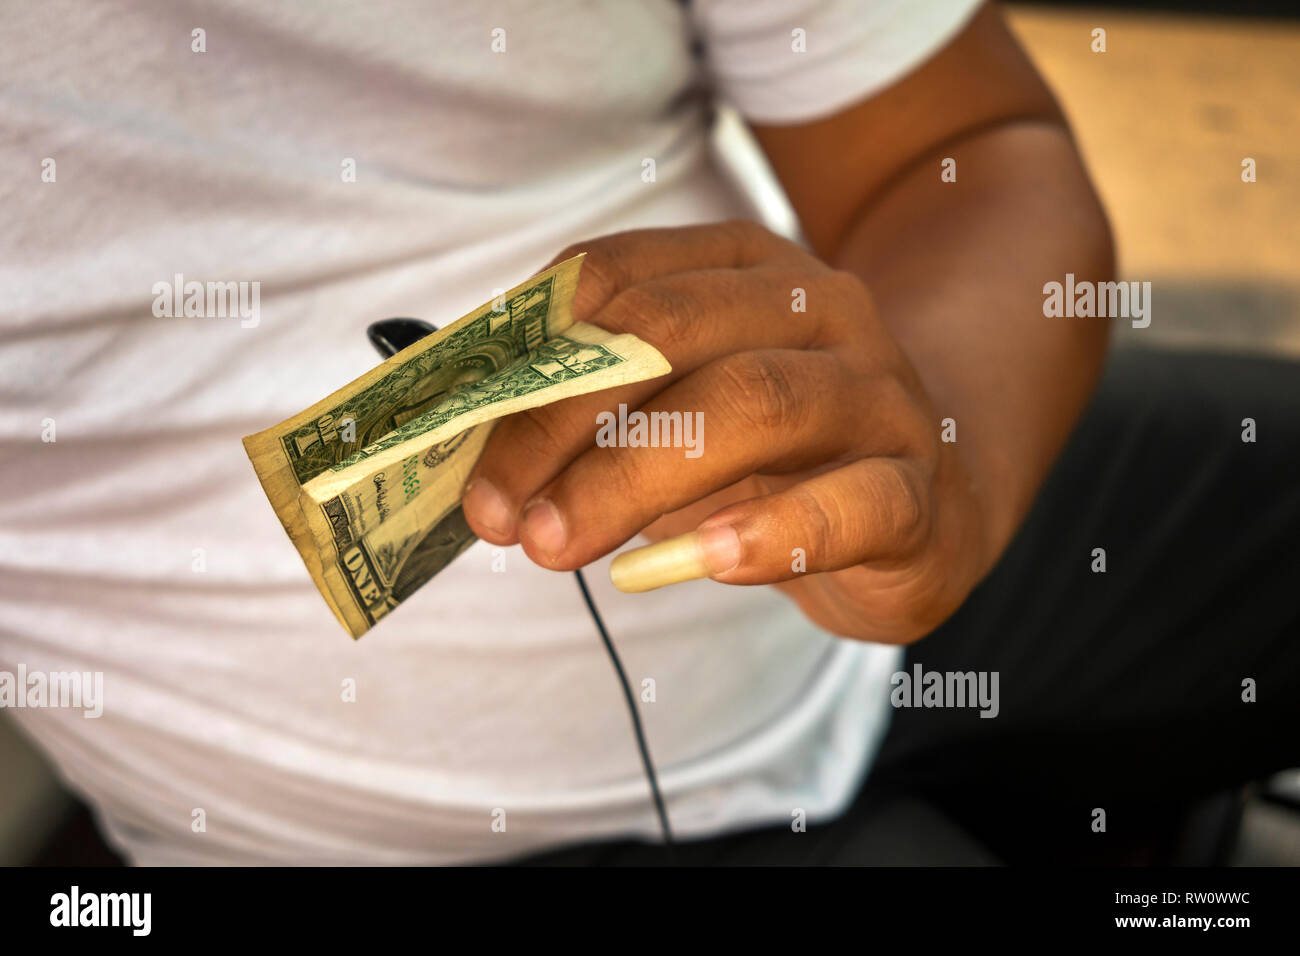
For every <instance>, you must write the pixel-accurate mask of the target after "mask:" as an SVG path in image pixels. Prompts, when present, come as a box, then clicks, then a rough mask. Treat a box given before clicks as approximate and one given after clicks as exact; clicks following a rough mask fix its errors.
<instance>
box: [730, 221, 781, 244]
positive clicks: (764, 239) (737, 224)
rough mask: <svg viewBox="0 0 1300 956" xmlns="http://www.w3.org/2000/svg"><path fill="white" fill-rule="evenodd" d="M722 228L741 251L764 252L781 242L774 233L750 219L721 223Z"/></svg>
mask: <svg viewBox="0 0 1300 956" xmlns="http://www.w3.org/2000/svg"><path fill="white" fill-rule="evenodd" d="M722 228H723V229H724V230H725V231H726V232H728V233H729V234H730V235H731V237H732V239H733V241H735V243H736V245H737V246H738V247H739V248H740V249H742V250H751V251H755V252H766V251H768V250H770V249H772V248H773V247H774V246H775V245H776V243H777V242H779V241H781V240H780V237H779V236H777V235H776V234H775V233H774V232H772V231H771V230H770V229H768V228H767V227H766V226H763V225H761V224H759V223H757V222H755V221H754V220H752V219H731V220H728V221H727V222H724V223H722Z"/></svg>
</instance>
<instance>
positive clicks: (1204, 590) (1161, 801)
mask: <svg viewBox="0 0 1300 956" xmlns="http://www.w3.org/2000/svg"><path fill="white" fill-rule="evenodd" d="M1247 418H1249V419H1253V420H1254V421H1255V423H1256V440H1255V441H1254V442H1253V443H1252V442H1244V441H1243V440H1242V432H1243V427H1244V426H1243V425H1242V420H1243V419H1247ZM1298 546H1300V364H1294V363H1290V362H1285V361H1280V360H1276V359H1268V358H1244V357H1231V356H1222V355H1207V354H1199V353H1176V352H1157V351H1138V350H1133V351H1118V352H1116V353H1114V354H1112V356H1111V358H1110V361H1109V363H1108V366H1107V369H1106V372H1105V375H1104V378H1103V381H1102V383H1101V385H1100V387H1099V389H1098V392H1097V395H1096V397H1095V399H1094V400H1093V402H1092V404H1091V406H1090V407H1089V409H1088V411H1087V412H1086V413H1085V415H1084V417H1083V419H1082V420H1081V421H1080V423H1079V426H1078V428H1077V429H1076V430H1075V433H1074V435H1073V436H1072V438H1071V439H1070V442H1069V445H1068V447H1067V448H1066V450H1065V452H1064V453H1063V454H1062V456H1061V458H1060V460H1059V461H1058V462H1057V464H1056V467H1055V468H1054V470H1053V472H1052V474H1051V475H1050V476H1049V478H1048V480H1047V482H1046V483H1045V485H1044V487H1043V489H1042V491H1041V493H1040V495H1039V498H1038V501H1037V502H1036V503H1035V505H1034V508H1033V510H1032V512H1031V514H1030V516H1029V518H1028V520H1027V521H1026V523H1025V524H1024V526H1023V527H1022V528H1021V530H1020V532H1019V534H1018V535H1017V537H1016V539H1015V540H1014V542H1013V543H1012V545H1011V546H1010V548H1009V549H1008V550H1007V552H1006V554H1005V555H1004V556H1003V558H1002V560H1001V562H1000V563H999V564H998V566H997V567H996V568H995V569H994V571H993V573H992V574H991V575H990V576H989V577H988V578H987V579H986V580H985V581H984V583H983V584H982V585H981V586H980V587H979V588H978V589H977V590H976V591H975V592H974V593H973V594H972V595H971V596H970V598H969V599H968V600H967V601H966V603H965V604H964V605H963V606H962V608H961V609H960V610H959V611H958V612H957V614H956V615H955V616H954V617H953V618H952V619H951V620H950V621H948V622H947V623H946V624H945V625H944V626H943V627H941V628H940V629H939V630H937V631H936V632H934V633H933V634H932V635H930V636H929V637H927V638H926V639H924V640H923V641H920V642H919V643H917V644H914V645H912V646H911V647H909V648H908V653H907V668H908V669H909V671H910V670H911V669H912V667H913V665H914V664H917V663H919V664H921V665H922V667H923V668H924V670H925V671H940V672H946V671H962V672H965V671H997V672H998V674H999V697H1000V701H999V705H1000V710H999V713H998V716H997V717H996V718H993V719H981V718H980V717H979V715H978V711H977V710H975V709H955V708H935V709H924V708H920V709H899V710H896V711H895V714H894V719H893V725H892V727H891V728H890V731H889V734H888V736H887V738H886V740H885V744H884V747H883V750H882V752H881V754H880V756H879V758H878V760H877V761H876V764H875V766H874V768H873V769H872V772H871V775H870V777H869V779H868V780H867V782H866V785H865V786H864V787H863V790H862V792H861V794H860V795H859V797H858V798H857V800H856V801H855V803H854V804H853V806H852V807H851V808H850V809H849V810H848V811H847V812H846V813H845V814H844V815H843V816H842V817H840V818H839V819H838V820H837V821H835V822H834V823H831V824H828V825H825V826H819V827H810V828H809V831H808V832H807V833H794V832H792V831H791V828H790V827H789V826H782V827H777V828H773V829H770V830H756V831H751V832H747V833H742V834H733V835H729V836H723V837H718V838H715V839H710V840H705V841H698V842H691V843H684V844H679V846H678V847H677V850H676V854H675V855H676V859H677V861H678V862H682V863H704V864H707V863H735V864H748V863H788V864H804V863H840V864H853V863H909V862H913V863H964V862H970V863H978V862H986V861H992V860H994V859H1000V860H1004V861H1012V862H1038V863H1052V862H1080V861H1088V862H1096V861H1107V860H1109V861H1112V862H1114V861H1122V860H1123V859H1125V858H1126V857H1124V853H1131V851H1130V850H1118V849H1117V851H1116V853H1117V854H1118V856H1116V854H1112V855H1110V856H1109V857H1108V856H1107V853H1106V850H1105V848H1106V847H1113V848H1120V847H1131V846H1133V845H1134V841H1138V842H1140V841H1141V838H1142V837H1143V836H1144V835H1145V834H1149V833H1150V832H1152V828H1157V827H1159V826H1160V825H1161V824H1162V822H1164V821H1168V820H1169V819H1170V818H1172V817H1176V816H1178V815H1179V814H1180V813H1181V812H1182V811H1183V810H1184V809H1185V808H1186V807H1188V806H1189V805H1191V804H1193V803H1195V802H1196V801H1198V800H1200V799H1202V798H1204V797H1206V796H1209V795H1211V794H1214V793H1221V792H1224V791H1230V790H1233V789H1234V788H1239V787H1240V786H1241V785H1243V784H1245V783H1247V782H1248V781H1251V780H1253V779H1256V778H1259V777H1261V776H1265V775H1267V774H1269V773H1271V772H1273V771H1276V770H1280V769H1284V768H1286V767H1290V766H1300V554H1298V552H1297V547H1298ZM1096 548H1103V549H1105V567H1106V570H1105V572H1104V573H1097V572H1095V571H1094V570H1093V566H1094V563H1095V558H1094V555H1093V551H1094V549H1096ZM615 639H617V636H615ZM1247 681H1253V682H1254V698H1255V699H1254V701H1253V702H1249V701H1247V700H1243V696H1244V695H1248V690H1247V687H1246V686H1245V685H1244V682H1247ZM650 745H651V748H652V750H653V746H654V741H653V740H652V741H650ZM1097 809H1101V810H1104V811H1105V814H1106V830H1105V832H1097V831H1096V830H1095V829H1094V820H1096V819H1097V816H1096V814H1095V811H1096V810H1097ZM972 837H973V839H972ZM664 858H665V856H664V851H663V849H662V848H661V847H654V846H648V845H645V844H640V843H636V842H631V841H626V842H618V843H609V844H601V845H591V846H582V847H575V848H570V849H566V850H561V851H558V852H556V853H549V854H545V855H543V856H541V857H538V858H535V859H534V860H533V861H530V862H546V863H559V864H564V863H570V864H573V863H577V864H582V863H595V864H602V863H633V864H637V863H647V864H653V863H658V862H661V861H663V859H664ZM1127 858H1128V859H1133V860H1134V861H1140V860H1141V857H1137V858H1134V857H1132V856H1129V857H1127Z"/></svg>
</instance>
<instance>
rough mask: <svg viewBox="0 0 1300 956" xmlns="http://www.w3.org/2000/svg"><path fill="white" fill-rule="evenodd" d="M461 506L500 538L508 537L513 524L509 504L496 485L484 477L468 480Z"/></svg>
mask: <svg viewBox="0 0 1300 956" xmlns="http://www.w3.org/2000/svg"><path fill="white" fill-rule="evenodd" d="M461 507H462V508H464V509H466V510H467V511H469V512H470V513H471V514H473V515H474V520H475V521H477V522H478V523H479V524H481V525H482V526H483V527H484V528H486V529H487V530H488V531H491V532H492V533H493V534H495V535H497V536H499V537H502V538H508V537H510V532H511V528H512V526H513V524H514V520H513V517H512V516H511V514H510V506H509V505H507V504H506V499H505V498H504V497H502V495H501V492H499V491H497V489H496V485H494V484H492V482H490V481H488V480H487V479H486V478H475V479H474V480H473V481H472V482H470V485H469V487H468V488H466V489H465V495H464V497H462V498H461Z"/></svg>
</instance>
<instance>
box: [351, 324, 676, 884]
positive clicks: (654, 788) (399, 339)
mask: <svg viewBox="0 0 1300 956" xmlns="http://www.w3.org/2000/svg"><path fill="white" fill-rule="evenodd" d="M436 331H437V326H435V325H433V324H432V323H429V322H425V321H424V320H423V319H406V318H399V319H381V320H380V321H378V322H374V323H372V324H371V325H370V328H368V329H367V330H366V335H367V336H368V337H369V339H370V342H371V344H372V345H374V347H375V348H376V349H377V350H378V352H379V354H380V355H382V356H384V358H390V357H391V356H393V355H396V354H397V353H398V352H400V351H401V350H402V349H404V348H406V347H408V346H410V345H414V344H415V343H416V342H418V341H420V339H422V338H424V337H425V336H426V335H429V334H430V333H432V332H436ZM573 573H574V576H575V577H577V579H578V587H579V588H580V589H581V590H582V599H583V600H584V601H586V602H587V610H588V611H590V612H591V619H592V620H593V621H595V622H596V630H597V631H599V632H600V639H601V640H602V641H604V642H605V650H607V651H608V652H609V659H610V661H611V663H613V665H614V672H615V673H616V674H618V682H619V683H620V684H622V685H623V698H624V699H625V700H626V701H627V711H628V713H629V714H631V715H632V729H633V730H634V731H635V732H636V745H637V748H638V749H639V750H640V751H641V763H642V764H643V765H644V766H645V776H646V780H648V781H649V783H650V796H651V797H652V798H653V799H654V804H655V812H656V813H657V814H659V829H660V830H661V831H662V832H663V836H664V846H665V848H666V849H667V850H668V862H670V863H674V864H675V863H676V862H677V860H676V858H675V857H674V855H673V830H672V827H670V826H669V825H668V811H667V809H665V807H664V795H663V793H662V792H661V791H660V790H659V778H658V777H657V776H655V765H654V761H653V760H651V759H650V748H649V747H648V746H646V742H645V730H644V729H643V728H642V726H641V712H640V711H639V710H637V706H636V698H635V697H634V696H633V695H632V687H631V685H630V684H628V682H627V674H626V673H624V671H623V662H622V661H621V660H619V658H618V651H616V650H614V642H613V641H611V640H610V639H609V632H608V631H607V630H605V622H604V621H602V620H601V619H600V611H598V610H596V602H595V601H593V600H592V598H591V592H590V591H588V590H587V579H586V578H584V577H583V576H582V571H581V570H578V571H574V572H573Z"/></svg>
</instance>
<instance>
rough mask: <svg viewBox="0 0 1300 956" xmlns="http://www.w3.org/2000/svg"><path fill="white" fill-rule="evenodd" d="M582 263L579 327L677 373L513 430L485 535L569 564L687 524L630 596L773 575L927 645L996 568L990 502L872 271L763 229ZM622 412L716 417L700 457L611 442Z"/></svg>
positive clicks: (479, 498)
mask: <svg viewBox="0 0 1300 956" xmlns="http://www.w3.org/2000/svg"><path fill="white" fill-rule="evenodd" d="M579 252H586V253H587V259H586V261H585V263H584V265H583V269H582V275H581V279H580V282H579V286H578V291H577V296H576V298H575V302H574V313H575V317H576V318H578V319H579V320H583V321H587V322H590V323H592V324H594V325H597V326H600V327H602V328H605V329H608V330H610V331H615V332H632V333H634V334H635V335H637V336H639V337H640V338H642V339H644V340H645V341H647V342H649V343H650V344H652V345H654V346H655V347H656V348H658V349H659V350H660V351H661V352H663V353H664V355H665V356H666V357H667V358H668V360H669V362H670V363H671V364H672V367H673V370H672V372H671V373H670V374H669V375H666V376H663V377H661V378H657V379H653V380H650V381H645V382H639V383H636V384H633V385H628V386H624V387H622V388H619V389H614V390H609V391H604V392H599V393H595V394H591V395H586V396H581V397H576V398H572V399H569V400H566V401H563V402H558V403H556V404H554V405H549V406H544V407H541V408H537V409H532V410H530V411H526V412H522V413H519V414H517V415H513V416H511V417H509V418H507V419H505V420H503V421H501V422H500V423H499V424H498V425H497V426H496V428H495V430H494V432H493V433H492V435H491V437H490V439H489V440H488V443H487V446H486V448H485V450H484V453H483V455H482V457H481V458H480V460H479V462H478V464H477V465H476V467H475V469H474V472H473V474H472V475H471V476H470V480H469V483H468V485H467V488H466V493H465V497H464V510H465V516H466V518H467V520H468V521H469V524H470V526H471V527H472V528H473V529H474V531H475V533H477V534H478V535H479V537H481V538H483V539H484V540H486V541H488V542H490V543H493V544H498V545H510V544H515V543H519V544H521V545H522V546H523V548H524V551H525V552H526V553H527V554H528V556H529V557H530V558H531V559H532V560H534V561H535V562H537V563H538V564H539V565H541V566H542V567H546V568H550V569H552V570H557V571H562V570H572V569H574V568H579V567H582V566H584V565H586V564H588V563H590V562H591V561H593V560H595V559H597V558H599V557H601V556H602V555H604V554H607V553H608V552H610V551H612V550H613V549H615V548H617V547H618V546H619V545H621V544H623V543H624V542H626V541H627V540H629V539H630V538H631V537H633V536H634V535H636V534H637V533H638V532H642V531H645V532H646V533H647V534H648V535H649V536H651V537H652V538H659V537H663V536H664V535H668V534H675V533H678V532H683V531H685V532H686V534H685V536H683V537H680V538H676V539H674V540H673V541H660V542H659V543H657V544H653V545H650V546H649V547H647V548H643V549H639V553H638V552H632V553H631V554H632V557H630V558H627V557H624V556H620V559H618V565H620V566H621V568H622V573H621V574H619V573H616V574H615V581H616V583H617V584H618V585H619V586H620V587H622V588H624V589H625V590H640V589H643V588H642V587H640V586H638V585H639V584H640V583H643V582H639V581H638V578H640V577H642V576H643V574H644V571H643V569H644V568H645V567H647V566H652V565H655V564H660V565H662V564H664V563H665V562H664V557H665V555H666V556H667V558H668V560H667V563H668V564H669V565H674V566H675V567H677V568H678V569H679V573H678V574H677V575H676V576H677V578H678V579H681V578H682V576H683V575H682V573H680V568H681V567H682V566H683V565H684V566H685V567H686V572H685V573H686V574H687V575H689V576H692V577H702V576H705V575H706V574H707V575H708V576H709V577H712V578H713V579H714V580H716V581H719V582H722V583H725V584H775V585H778V586H779V587H781V588H782V589H783V590H785V591H786V592H787V593H788V594H790V596H791V597H793V598H794V599H795V600H796V601H797V602H798V603H799V605H800V607H801V608H802V609H803V611H804V613H805V614H807V615H808V616H809V617H810V618H811V619H812V620H814V621H815V622H816V623H818V624H819V625H821V626H822V627H825V628H827V629H828V630H831V631H833V632H835V633H838V634H841V635H844V636H848V637H854V638H860V639H864V640H873V641H883V642H890V643H898V642H907V641H912V640H916V639H918V638H920V637H922V636H924V635H925V634H926V633H928V632H929V631H930V630H932V629H933V628H934V627H935V626H937V625H938V624H939V623H941V622H942V621H943V620H944V619H945V618H946V617H947V616H948V615H949V614H951V613H952V612H953V611H954V610H955V609H956V608H957V607H958V606H959V605H960V603H961V602H962V600H964V599H965V597H966V595H967V594H968V593H969V591H970V590H971V588H972V587H973V586H974V585H975V583H976V582H977V581H978V580H979V578H980V577H981V576H982V575H983V573H984V572H985V571H986V570H987V569H988V566H989V565H990V564H991V557H990V556H989V555H988V554H987V551H988V548H987V547H986V545H985V542H984V539H985V534H984V530H983V527H982V521H981V513H980V508H979V506H978V502H977V501H976V499H975V496H974V494H973V492H972V490H971V484H972V483H971V481H970V477H969V476H968V474H967V473H966V467H965V465H964V464H963V462H962V460H961V459H960V457H959V456H958V455H957V454H956V451H955V446H954V445H952V444H946V443H943V442H941V441H940V440H939V427H940V426H939V421H938V419H937V417H936V416H935V414H934V413H933V411H932V409H931V407H930V403H929V400H928V398H927V396H926V394H925V390H924V388H923V387H922V383H921V380H920V377H919V376H918V375H917V373H916V371H915V370H914V369H913V368H912V366H911V364H910V363H909V362H908V360H907V358H906V357H905V356H904V354H903V353H902V351H901V350H900V349H899V348H898V346H897V345H896V344H895V342H894V340H893V338H892V336H891V335H890V333H889V331H888V329H887V328H886V327H885V326H884V325H883V324H882V323H881V322H880V320H879V318H878V317H877V315H876V311H875V306H874V304H873V302H872V298H871V295H870V293H869V292H868V290H867V288H866V286H865V285H864V284H863V282H862V281H861V280H859V279H858V278H857V277H856V276H854V275H853V274H851V273H848V272H843V271H836V270H834V269H832V268H831V267H829V266H827V265H826V264H825V263H824V262H822V261H821V260H819V259H817V258H816V257H814V256H813V255H811V254H810V253H808V252H807V251H805V250H804V249H802V248H801V247H799V246H797V245H795V244H794V243H791V242H788V241H786V240H784V239H781V238H779V237H777V236H775V235H774V234H772V233H770V232H768V231H767V230H765V229H763V228H762V227H760V226H758V225H755V224H753V223H747V222H731V223H722V224H716V225H707V226H695V227H686V228H673V229H654V230H641V231H635V232H627V233H621V234H617V235H612V236H607V237H604V238H600V239H596V240H593V241H591V242H586V243H579V244H577V245H575V246H573V247H571V248H569V249H566V250H565V251H564V252H562V253H560V255H559V256H557V257H556V259H555V260H554V261H556V262H558V261H561V260H563V259H565V258H568V257H570V256H572V255H576V254H577V253H579ZM800 290H802V292H801V291H800ZM800 295H802V299H803V302H804V304H805V307H806V311H796V309H795V308H794V307H793V306H794V305H797V303H798V301H799V297H800ZM621 403H625V404H626V405H627V407H628V409H640V410H642V411H645V412H646V413H647V414H649V413H652V412H656V411H658V412H680V413H682V414H683V416H685V415H691V414H696V413H699V416H700V417H699V419H698V420H701V421H702V422H703V424H704V427H705V434H706V436H707V437H706V440H705V442H704V444H703V446H702V449H701V450H702V454H700V455H699V457H697V458H688V457H686V456H685V454H684V453H683V449H682V448H680V447H598V446H597V444H596V440H595V439H596V434H597V430H598V429H597V424H598V423H597V416H598V414H599V413H601V412H609V411H610V410H611V409H615V408H617V407H618V405H619V404H621ZM687 529H693V530H689V531H688V530H687ZM655 549H658V550H655ZM683 556H684V560H682V559H683ZM618 570H619V568H618V567H617V566H616V571H618ZM620 577H621V578H622V580H620V579H619V578H620ZM660 580H662V579H660ZM649 583H650V584H651V585H653V584H654V583H657V581H650V582H649Z"/></svg>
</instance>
